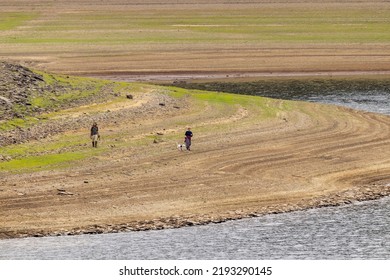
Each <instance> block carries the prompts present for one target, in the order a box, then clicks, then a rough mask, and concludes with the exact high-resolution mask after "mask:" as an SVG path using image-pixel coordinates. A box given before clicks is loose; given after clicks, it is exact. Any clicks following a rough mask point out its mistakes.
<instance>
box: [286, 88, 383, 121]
mask: <svg viewBox="0 0 390 280" xmlns="http://www.w3.org/2000/svg"><path fill="white" fill-rule="evenodd" d="M289 99H293V100H306V101H311V102H321V103H328V104H334V105H341V106H345V107H350V108H353V109H357V110H362V111H368V112H370V111H371V112H375V113H380V114H385V115H390V89H389V92H387V91H379V90H372V91H367V92H338V91H336V92H332V93H328V94H325V95H318V94H315V93H311V94H305V95H292V96H290V97H289Z"/></svg>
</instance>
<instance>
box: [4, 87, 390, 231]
mask: <svg viewBox="0 0 390 280" xmlns="http://www.w3.org/2000/svg"><path fill="white" fill-rule="evenodd" d="M156 96H157V95H153V94H143V95H142V94H141V95H137V96H135V99H137V100H138V102H134V105H133V106H130V107H128V108H122V110H138V112H143V113H142V114H141V115H138V118H137V119H134V120H132V121H131V122H129V121H125V120H123V122H117V123H116V124H113V123H110V122H109V121H107V122H106V123H101V131H102V135H105V134H106V135H108V134H110V132H117V131H123V134H124V135H125V136H126V137H128V138H129V139H134V138H137V137H139V138H141V137H142V136H144V135H146V134H151V135H157V134H163V135H164V136H166V137H167V139H168V140H163V141H156V143H154V142H153V141H152V140H151V142H150V144H148V145H146V146H141V147H137V148H136V147H134V146H123V147H121V148H117V149H112V152H110V153H106V154H103V155H101V156H95V157H93V158H90V159H89V160H87V161H85V162H82V163H80V164H77V166H73V167H70V168H68V169H66V170H60V171H57V170H52V171H41V172H37V173H33V174H19V175H10V174H8V175H6V176H2V177H1V179H0V185H1V187H0V209H1V213H2V215H1V216H0V223H1V225H2V226H1V230H0V237H1V238H10V237H23V236H42V235H60V234H80V233H100V232H117V231H124V230H146V229H162V228H171V227H179V226H190V225H196V224H203V223H209V222H215V223H218V222H222V221H226V220H229V219H237V218H244V217H253V216H259V215H262V214H267V213H279V212H285V211H294V210H300V209H307V208H312V207H322V206H330V205H342V204H345V203H351V202H352V201H357V200H366V199H375V198H379V197H382V196H385V195H389V194H390V160H389V159H390V149H389V147H390V137H389V136H390V118H389V117H388V116H380V115H375V114H370V113H363V112H356V111H353V110H349V109H344V108H334V107H332V106H325V105H318V104H307V103H296V104H297V108H296V109H294V110H291V111H290V110H289V111H285V112H284V113H281V114H280V115H278V117H276V118H273V119H271V120H268V121H260V120H258V117H257V113H258V112H256V109H254V108H253V107H251V106H249V105H248V107H242V106H232V107H229V108H230V109H227V108H220V107H218V106H215V105H213V103H205V104H204V105H202V106H199V104H198V105H196V104H193V101H191V99H183V100H181V101H180V102H181V103H175V108H170V104H169V102H168V104H166V106H164V107H167V108H165V109H164V110H165V111H161V109H159V106H155V107H151V108H152V109H150V108H149V109H148V110H139V109H140V108H142V107H145V106H147V105H148V104H150V103H156V102H158V100H157V99H156ZM269 102H270V106H283V102H282V101H269ZM160 107H161V106H160ZM178 107H179V109H177V108H178ZM153 108H154V109H153ZM179 121H180V122H182V123H183V125H178V122H179ZM186 125H191V128H192V130H193V132H194V139H193V147H192V151H190V152H188V151H183V152H181V151H178V150H177V147H176V141H175V140H169V137H168V136H169V135H172V133H177V132H178V131H181V130H183V133H184V130H185V128H186ZM210 128H213V130H211V129H210ZM69 133H73V132H69ZM103 139H104V138H103ZM180 140H181V139H180ZM180 140H179V139H178V141H180ZM100 145H102V146H104V145H105V144H104V141H102V142H101V143H100ZM91 149H92V148H91Z"/></svg>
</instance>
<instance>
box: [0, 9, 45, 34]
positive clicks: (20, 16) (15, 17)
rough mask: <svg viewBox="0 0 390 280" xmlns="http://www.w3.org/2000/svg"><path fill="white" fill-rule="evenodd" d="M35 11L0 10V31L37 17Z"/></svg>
mask: <svg viewBox="0 0 390 280" xmlns="http://www.w3.org/2000/svg"><path fill="white" fill-rule="evenodd" d="M37 16H38V14H37V13H25V12H23V13H18V12H5V13H4V12H1V11H0V31H6V30H13V29H15V28H18V27H20V26H22V25H24V24H25V23H26V22H27V21H29V20H32V19H35V18H37Z"/></svg>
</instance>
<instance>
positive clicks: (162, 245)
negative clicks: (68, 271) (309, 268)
mask: <svg viewBox="0 0 390 280" xmlns="http://www.w3.org/2000/svg"><path fill="white" fill-rule="evenodd" d="M289 99H299V100H302V99H304V100H309V101H313V102H323V103H331V104H337V105H343V106H349V107H352V108H355V109H361V110H366V111H372V112H378V113H382V114H388V115H390V94H389V92H387V91H375V90H374V91H367V92H337V91H334V92H332V93H328V94H322V95H318V94H314V93H313V94H306V95H305V96H302V95H300V96H291V95H290V96H289ZM389 183H390V182H389ZM389 213H390V198H384V199H381V200H377V201H371V202H364V203H356V204H353V205H350V206H345V207H329V208H321V209H314V210H308V211H300V212H294V213H286V214H277V215H267V216H264V217H260V218H251V219H243V220H239V221H231V222H226V223H223V224H217V225H214V224H211V225H206V226H197V227H190V228H180V229H173V230H161V231H148V232H128V233H116V234H102V235H81V236H64V237H44V238H25V239H13V240H0V259H42V260H46V259H83V260H85V259H139V260H143V259H144V260H149V259H188V260H190V259H298V260H303V259H311V260H315V259H386V260H388V259H390V214H389Z"/></svg>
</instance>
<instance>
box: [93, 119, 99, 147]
mask: <svg viewBox="0 0 390 280" xmlns="http://www.w3.org/2000/svg"><path fill="white" fill-rule="evenodd" d="M99 139H100V135H99V127H98V126H97V123H96V122H94V123H93V125H92V127H91V140H92V147H94V148H97V144H98V140H99Z"/></svg>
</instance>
